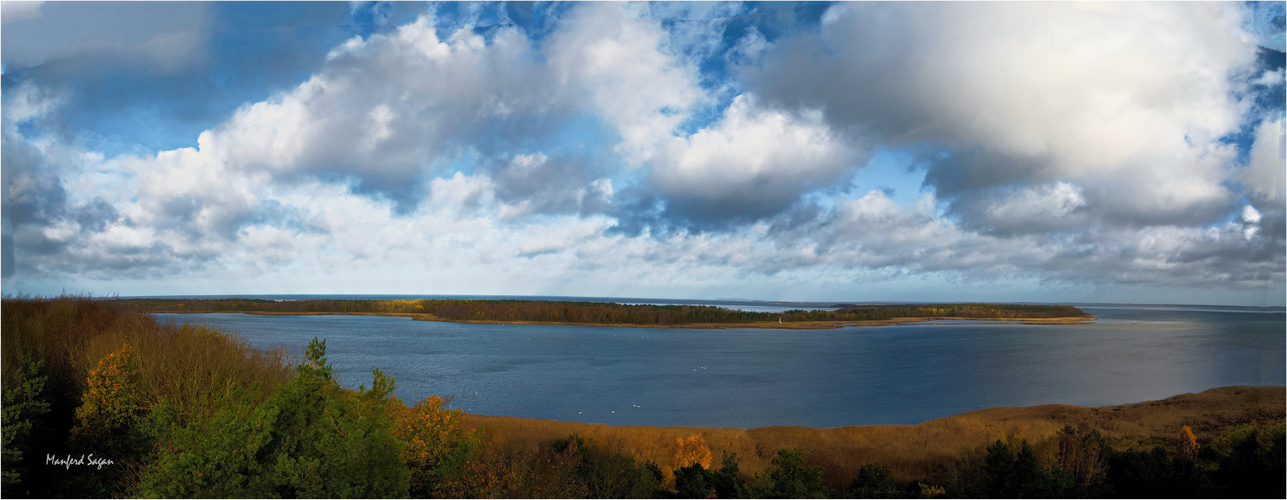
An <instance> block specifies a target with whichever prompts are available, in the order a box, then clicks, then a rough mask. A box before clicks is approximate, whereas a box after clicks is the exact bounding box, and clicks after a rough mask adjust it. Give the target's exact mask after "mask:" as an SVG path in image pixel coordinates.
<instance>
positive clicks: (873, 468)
mask: <svg viewBox="0 0 1287 500" xmlns="http://www.w3.org/2000/svg"><path fill="white" fill-rule="evenodd" d="M849 495H850V496H852V497H855V498H896V497H898V496H899V492H898V488H897V487H896V486H894V479H893V476H892V475H891V474H890V470H889V466H887V465H884V464H867V465H864V466H862V467H861V468H859V469H858V475H857V476H856V477H854V480H853V482H851V483H849Z"/></svg>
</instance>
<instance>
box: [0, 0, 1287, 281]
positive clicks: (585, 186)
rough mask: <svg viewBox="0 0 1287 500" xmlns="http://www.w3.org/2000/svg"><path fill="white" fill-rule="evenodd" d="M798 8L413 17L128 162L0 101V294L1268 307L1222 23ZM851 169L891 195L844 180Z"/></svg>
mask: <svg viewBox="0 0 1287 500" xmlns="http://www.w3.org/2000/svg"><path fill="white" fill-rule="evenodd" d="M343 7H345V6H343V5H341V6H339V7H338V9H339V10H341V11H343V10H344V9H343ZM348 7H350V10H348V11H344V12H340V14H341V15H342V16H341V17H343V16H350V17H353V16H356V17H359V18H362V19H366V17H370V22H372V23H377V22H379V21H381V19H382V17H381V16H384V15H386V14H388V12H386V11H384V10H381V9H383V7H380V6H378V5H366V4H362V5H357V4H352V5H350V6H348ZM328 8H329V7H328ZM822 9H823V7H818V6H804V7H789V8H779V7H777V6H757V7H754V10H751V11H750V12H748V13H744V14H743V13H740V12H741V11H743V10H746V7H744V6H740V5H724V4H719V5H704V6H700V7H693V6H689V7H685V6H673V5H660V6H659V5H643V6H640V5H625V6H623V5H618V4H576V5H574V6H571V7H557V6H556V7H550V8H544V7H542V8H539V9H535V10H533V9H532V8H527V9H526V10H525V8H523V7H522V6H504V7H500V8H492V7H491V6H489V5H482V6H470V5H464V6H457V5H449V6H442V7H441V8H439V9H438V10H437V11H435V12H431V13H429V14H425V15H422V16H421V17H420V18H418V19H417V20H415V21H412V22H408V23H402V22H401V21H396V22H393V21H390V23H389V24H388V25H387V26H386V27H384V28H381V29H378V30H375V29H369V27H367V28H362V29H359V30H357V31H356V32H357V33H359V34H360V35H362V36H357V37H352V38H349V39H347V40H345V41H343V42H341V43H338V44H336V45H335V46H333V47H330V48H329V49H328V51H327V52H326V55H325V56H324V57H323V56H321V55H318V56H317V58H316V60H315V61H314V62H315V63H316V67H312V68H310V69H309V71H308V72H307V73H308V74H306V75H303V76H301V77H300V78H299V79H297V80H293V81H292V82H291V83H290V84H289V85H286V86H284V87H282V88H281V90H280V91H279V92H276V93H274V94H272V95H271V96H269V97H267V98H261V97H262V96H260V97H255V98H253V99H250V100H249V101H247V102H246V103H245V104H244V105H241V106H240V107H238V108H236V109H235V111H232V112H230V113H228V115H227V116H225V117H224V118H223V119H222V120H221V121H220V122H218V123H216V124H213V125H210V126H206V127H203V128H204V129H206V130H205V131H204V132H203V133H200V134H193V135H192V136H191V137H189V138H188V139H185V146H187V147H166V148H159V149H156V150H143V149H140V148H124V147H119V146H118V145H114V144H112V143H111V141H110V140H107V139H110V138H102V137H98V138H93V137H94V136H93V135H92V134H85V135H77V133H76V132H77V129H76V127H78V126H79V125H77V123H78V122H76V121H75V120H71V119H68V118H67V116H68V115H67V114H66V111H67V108H68V107H77V106H79V105H80V102H81V101H82V100H84V99H86V98H87V97H86V94H84V93H83V89H80V88H78V87H75V86H58V85H46V84H45V81H44V80H41V79H40V78H37V77H36V76H32V75H31V74H24V75H20V76H21V78H17V77H14V76H12V75H10V74H6V76H5V92H4V99H5V103H4V108H3V112H4V144H3V151H2V153H3V156H4V159H3V164H4V168H3V170H2V172H3V176H4V180H3V190H4V191H3V195H4V197H3V204H4V207H3V218H4V233H3V235H0V243H2V244H3V245H2V246H3V252H2V255H0V263H3V269H4V270H3V277H4V283H5V287H6V288H7V289H8V288H9V287H12V286H14V284H15V283H18V284H20V285H22V286H28V285H30V284H32V283H55V284H56V283H62V282H72V283H81V284H85V286H86V287H89V288H90V289H93V290H96V291H99V292H103V291H118V290H119V289H115V288H112V287H116V286H127V285H128V286H132V287H135V288H136V289H138V290H144V291H143V292H141V293H160V292H161V289H162V288H165V287H171V288H173V290H171V291H172V292H173V293H184V292H193V291H198V292H202V291H204V292H215V291H217V290H216V288H220V290H227V291H229V292H233V293H237V292H245V291H247V290H253V291H259V292H261V293H272V292H279V293H291V292H300V291H305V290H306V291H309V292H313V293H353V292H371V293H505V294H515V293H519V294H521V293H532V294H571V295H634V296H638V295H641V294H643V295H647V294H656V295H671V296H691V297H696V296H707V297H710V296H723V297H727V296H745V295H746V293H753V294H758V295H756V296H757V297H765V296H767V295H772V294H779V295H777V296H776V297H777V298H786V299H797V300H798V299H801V298H806V297H807V298H823V296H826V297H829V298H828V300H831V299H839V298H846V299H849V298H857V297H862V298H866V299H868V300H886V299H888V297H882V296H875V295H863V294H874V293H877V292H873V290H877V291H880V293H886V292H891V291H897V290H899V289H900V288H899V287H902V288H901V289H902V290H908V289H910V288H909V287H911V286H912V285H907V284H906V283H914V284H915V286H917V287H922V289H926V290H928V289H933V290H936V292H934V293H941V296H940V295H936V296H935V297H937V299H938V300H975V299H983V300H986V299H988V298H991V296H988V295H987V293H991V291H992V290H995V289H999V288H1005V287H1006V286H1011V285H1014V286H1015V288H1013V290H1017V291H1015V292H1014V294H1013V295H1008V296H1007V297H1013V298H1014V300H1027V299H1028V297H1030V295H1025V294H1024V293H1023V291H1024V290H1027V291H1033V290H1045V291H1048V290H1056V291H1059V292H1060V293H1062V291H1064V290H1076V291H1079V292H1077V293H1081V294H1082V295H1079V297H1096V296H1097V295H1096V294H1097V293H1098V291H1099V290H1101V289H1103V288H1113V287H1118V288H1119V289H1128V288H1129V289H1135V288H1131V287H1139V289H1144V290H1191V292H1186V293H1190V294H1191V295H1190V296H1192V297H1199V298H1200V297H1208V296H1209V295H1208V293H1209V291H1210V290H1222V291H1223V292H1222V293H1228V294H1229V295H1227V296H1228V297H1237V299H1231V300H1243V299H1244V298H1246V297H1253V299H1255V300H1260V301H1263V300H1264V299H1263V297H1264V296H1267V294H1266V292H1265V291H1271V292H1272V293H1273V294H1278V295H1281V293H1282V292H1281V290H1282V287H1283V282H1284V276H1283V275H1284V271H1283V270H1284V253H1285V252H1284V247H1285V244H1284V219H1285V217H1284V214H1283V210H1282V204H1283V197H1284V189H1283V180H1282V179H1283V169H1282V168H1281V166H1282V162H1283V161H1284V159H1283V158H1284V153H1283V135H1284V132H1283V120H1282V118H1281V116H1278V115H1279V114H1280V113H1278V112H1273V111H1274V110H1268V111H1266V110H1263V109H1258V108H1257V106H1258V104H1257V102H1258V101H1257V99H1261V98H1262V96H1263V95H1265V92H1267V91H1269V90H1274V89H1276V88H1277V87H1276V85H1278V84H1280V83H1281V82H1280V81H1281V76H1280V75H1281V72H1277V73H1275V72H1273V71H1269V72H1263V71H1259V70H1258V69H1257V68H1256V67H1254V65H1255V64H1256V62H1257V59H1256V50H1259V49H1256V48H1255V47H1254V45H1251V44H1250V42H1248V41H1247V40H1250V38H1246V37H1244V36H1243V35H1244V34H1243V33H1241V32H1240V31H1239V30H1238V28H1237V27H1238V20H1239V16H1240V15H1241V14H1243V13H1244V12H1243V10H1242V7H1239V6H1237V5H1231V4H1219V5H1214V6H1213V5H1206V4H1202V5H1191V4H1109V5H1105V6H1100V5H1082V4H1039V5H1028V4H910V5H905V4H896V5H891V4H847V3H846V4H839V5H835V6H831V7H826V10H825V15H824V14H823V13H822ZM331 10H335V9H333V8H332V9H331ZM395 11H396V8H395ZM328 12H329V11H328ZM382 12H384V13H385V14H381V13H382ZM452 12H455V14H451V13H452ZM332 14H334V12H330V13H329V14H327V15H332ZM401 14H402V13H400V12H394V13H393V14H388V15H390V16H397V15H401ZM319 16H320V14H319ZM452 16H454V17H452ZM323 17H324V16H323ZM390 19H391V18H390ZM475 22H477V23H482V24H486V25H487V26H486V27H478V26H472V27H471V23H475ZM524 23H527V24H524ZM395 24H401V25H400V26H395ZM457 25H459V27H457ZM9 26H10V25H9V24H6V26H5V28H6V37H7V36H9V35H8V33H9V31H8V29H9ZM444 26H449V27H444ZM274 32H275V31H274ZM699 35H712V36H710V37H707V38H703V37H702V36H699ZM1244 38H1246V40H1244ZM145 39H152V38H149V37H145ZM1249 47H1250V48H1249ZM7 54H8V52H7V49H6V55H7ZM6 61H8V59H6ZM111 64H116V63H111ZM127 66H128V65H127ZM112 67H115V66H112ZM730 67H732V68H734V69H731V70H730V69H728V68H730ZM1266 75H1268V76H1266ZM1275 75H1278V76H1275ZM1274 78H1277V80H1274ZM1275 81H1277V82H1279V83H1278V84H1276V83H1275ZM51 89H54V90H51ZM1266 89H1268V90H1266ZM212 99H213V97H212ZM158 102H161V101H158ZM1279 111H1280V110H1279ZM1235 133H1242V134H1245V136H1246V137H1249V139H1247V140H1245V141H1243V140H1242V139H1238V140H1237V141H1235V140H1232V139H1230V137H1232V135H1233V134H1235ZM129 134H130V130H128V129H125V130H122V136H128V135H129ZM185 137H188V136H185ZM1240 137H1242V136H1240ZM87 138H93V140H87ZM193 139H195V141H194V142H188V141H193ZM125 140H129V139H128V138H127V139H125ZM1239 141H1242V142H1239ZM1243 142H1245V144H1243ZM104 143H107V144H108V145H109V146H112V147H114V148H115V149H111V150H106V149H102V148H101V147H100V146H101V145H102V144H104ZM876 151H881V152H885V153H888V154H887V155H886V156H887V157H898V158H902V157H904V156H905V157H908V158H910V159H909V160H908V162H907V163H908V165H909V166H910V168H912V169H916V170H918V171H917V172H915V173H914V174H915V175H912V176H909V177H907V178H905V179H904V178H891V177H890V176H895V175H900V174H901V173H902V169H901V167H898V168H895V167H891V166H890V165H892V164H886V163H881V161H885V160H888V158H886V159H885V160H881V161H877V160H870V161H871V162H872V164H873V165H884V167H883V168H875V169H873V170H872V171H871V174H870V175H859V176H855V173H857V172H858V169H861V168H864V166H865V164H866V163H868V161H869V159H870V157H871V156H872V153H873V152H876ZM922 173H923V175H924V179H925V181H924V189H922V190H921V192H920V193H919V197H916V196H917V194H914V192H915V188H914V187H912V188H910V189H904V188H903V187H901V186H905V185H909V184H912V183H916V182H918V181H919V179H920V176H921V175H922ZM868 184H870V185H868ZM887 185H897V186H900V187H899V194H900V196H898V197H894V196H893V195H892V194H891V193H888V192H885V191H882V190H880V189H878V188H880V187H881V186H887ZM907 194H911V196H903V195H907ZM41 280H44V281H41ZM173 283H183V284H184V285H175V284H173ZM183 287H187V288H186V289H180V288H183ZM1123 287H1124V288H1123ZM151 290H157V291H155V292H153V291H151ZM166 290H170V288H166ZM746 290H757V291H756V292H746ZM980 290H986V292H981V291H980ZM1086 290H1090V291H1086ZM55 291H56V289H55ZM761 291H762V292H761ZM909 293H910V292H909ZM1177 293H1178V292H1177ZM792 294H794V295H792ZM979 294H982V295H979ZM1054 295H1057V294H1056V293H1055V292H1049V293H1047V295H1045V296H1048V297H1050V300H1066V299H1064V298H1060V297H1056V296H1054ZM855 296H857V297H855ZM1275 296H1277V295H1275ZM1194 300H1201V299H1194ZM1248 300H1251V299H1248Z"/></svg>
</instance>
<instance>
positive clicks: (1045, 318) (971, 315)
mask: <svg viewBox="0 0 1287 500" xmlns="http://www.w3.org/2000/svg"><path fill="white" fill-rule="evenodd" d="M110 300H113V301H116V302H119V303H120V304H122V305H124V306H125V307H126V308H128V309H132V310H135V311H140V312H150V313H180V314H182V313H245V314H283V315H317V314H356V315H363V314H367V315H371V314H373V315H382V316H405V317H410V318H412V319H417V320H424V321H451V322H467V323H515V324H520V323H521V324H533V323H535V324H568V325H596V326H632V327H652V328H788V329H804V328H838V327H844V326H877V325H889V324H894V323H907V322H917V321H940V320H943V321H950V320H975V321H979V320H985V321H1020V322H1023V323H1027V324H1081V323H1085V322H1087V321H1091V320H1094V319H1095V317H1094V316H1092V315H1091V314H1089V313H1087V312H1085V311H1082V310H1081V309H1078V308H1077V307H1074V306H1071V305H1049V304H991V303H971V304H901V305H858V304H834V305H831V306H830V307H831V308H829V309H803V308H802V309H789V310H784V311H780V312H759V311H745V310H739V309H731V308H727V307H719V306H714V305H693V304H623V303H615V302H592V301H565V300H519V299H391V300H390V299H321V298H303V299H285V300H284V299H265V298H128V299H110Z"/></svg>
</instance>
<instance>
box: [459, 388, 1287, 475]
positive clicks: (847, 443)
mask: <svg viewBox="0 0 1287 500" xmlns="http://www.w3.org/2000/svg"><path fill="white" fill-rule="evenodd" d="M1285 394H1287V388H1284V387H1282V386H1270V387H1249V386H1234V387H1222V388H1217V389H1211V390H1208V391H1204V392H1202V393H1199V394H1182V395H1179V396H1174V397H1171V398H1167V399H1165V400H1161V401H1149V402H1145V403H1138V404H1127V405H1121V406H1106V407H1093V408H1088V407H1078V406H1068V405H1044V406H1031V407H1023V408H991V409H986V410H979V411H973V412H969V413H963V414H960V415H954V416H950V417H946V418H940V419H936V420H930V421H928V422H924V423H921V424H918V425H866V426H851V427H834V428H828V429H814V428H806V427H764V428H756V429H726V428H711V427H648V426H622V427H612V426H607V425H603V424H583V423H575V422H561V421H555V420H541V419H528V418H515V417H496V416H486V415H466V416H465V423H466V424H467V425H471V426H478V427H482V428H484V429H485V432H486V435H487V436H488V437H489V439H495V440H497V441H499V442H503V443H505V444H507V445H509V446H513V447H519V448H529V449H535V448H536V447H538V446H539V445H540V444H542V443H545V442H548V441H550V440H553V439H557V438H563V437H567V436H569V435H571V434H577V435H580V436H582V437H583V438H586V439H588V440H591V441H594V442H597V443H599V444H601V445H603V446H606V447H607V448H608V449H610V450H614V451H621V452H624V453H627V454H630V455H633V456H635V457H637V458H639V459H642V460H651V461H653V462H656V463H657V464H659V465H661V466H662V468H663V469H667V468H668V467H669V465H670V462H671V459H672V457H671V454H672V453H673V446H674V442H675V440H676V439H678V438H681V437H686V436H691V435H700V436H702V437H703V438H704V439H705V440H706V443H707V444H708V445H709V446H710V448H711V450H712V455H713V457H714V462H715V463H718V462H719V457H720V453H721V452H722V451H731V452H735V453H737V454H738V457H739V458H740V459H741V466H742V468H741V470H742V473H743V474H744V475H749V474H754V473H756V472H759V471H761V470H763V469H765V468H767V467H768V466H769V464H770V462H769V461H770V459H771V458H772V457H774V456H775V453H776V451H777V450H778V449H780V448H798V449H800V450H802V451H803V452H804V455H805V459H806V460H807V461H809V462H810V463H811V464H814V465H822V466H823V467H825V469H826V474H827V476H826V477H825V478H824V479H825V480H826V481H827V482H828V483H830V484H832V485H839V484H840V483H841V482H845V481H849V480H850V479H852V478H853V477H854V476H855V475H856V474H857V472H858V468H859V467H861V466H863V465H864V464H867V463H872V462H882V463H885V464H887V465H889V466H890V467H891V468H892V469H893V473H894V478H895V479H896V480H900V481H910V480H913V479H916V478H920V477H925V476H928V475H930V474H933V473H935V472H937V471H939V470H941V469H942V468H943V467H945V466H946V465H947V464H948V463H949V462H951V461H952V460H953V459H955V458H957V457H958V456H959V455H960V453H961V450H962V449H964V448H967V447H975V446H981V445H986V444H989V443H991V442H993V441H995V440H996V439H998V438H1003V437H1006V436H1015V437H1019V438H1024V439H1027V440H1028V441H1029V442H1032V443H1037V442H1040V441H1042V440H1044V439H1046V438H1049V437H1051V436H1053V435H1054V434H1055V433H1056V432H1058V431H1059V429H1061V428H1063V426H1064V425H1066V424H1071V425H1073V426H1074V427H1077V428H1078V429H1079V430H1083V431H1084V430H1089V429H1097V430H1099V432H1100V433H1102V434H1103V435H1104V436H1105V437H1106V438H1107V439H1108V440H1109V441H1110V443H1112V444H1113V445H1114V446H1117V447H1119V448H1123V447H1129V448H1151V447H1153V446H1155V445H1164V446H1169V445H1171V444H1173V442H1174V441H1175V436H1176V435H1177V434H1178V432H1179V430H1180V428H1181V426H1184V425H1188V426H1190V427H1191V428H1192V429H1193V432H1194V433H1195V434H1196V435H1197V436H1198V439H1199V440H1203V439H1207V438H1212V437H1215V436H1218V435H1220V434H1222V433H1223V432H1225V431H1227V430H1230V429H1232V428H1235V427H1238V426H1241V425H1245V424H1248V423H1253V422H1269V421H1276V420H1282V419H1283V418H1284V413H1285V412H1284V405H1285V403H1287V401H1285V397H1284V396H1285ZM1041 451H1042V450H1040V449H1039V450H1038V452H1039V453H1040V452H1041Z"/></svg>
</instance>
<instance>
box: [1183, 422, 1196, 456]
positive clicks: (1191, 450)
mask: <svg viewBox="0 0 1287 500" xmlns="http://www.w3.org/2000/svg"><path fill="white" fill-rule="evenodd" d="M1180 454H1181V455H1184V456H1186V457H1189V458H1196V457H1197V456H1198V438H1197V436H1194V435H1193V429H1190V428H1189V426H1187V425H1186V426H1184V428H1182V429H1180Z"/></svg>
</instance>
